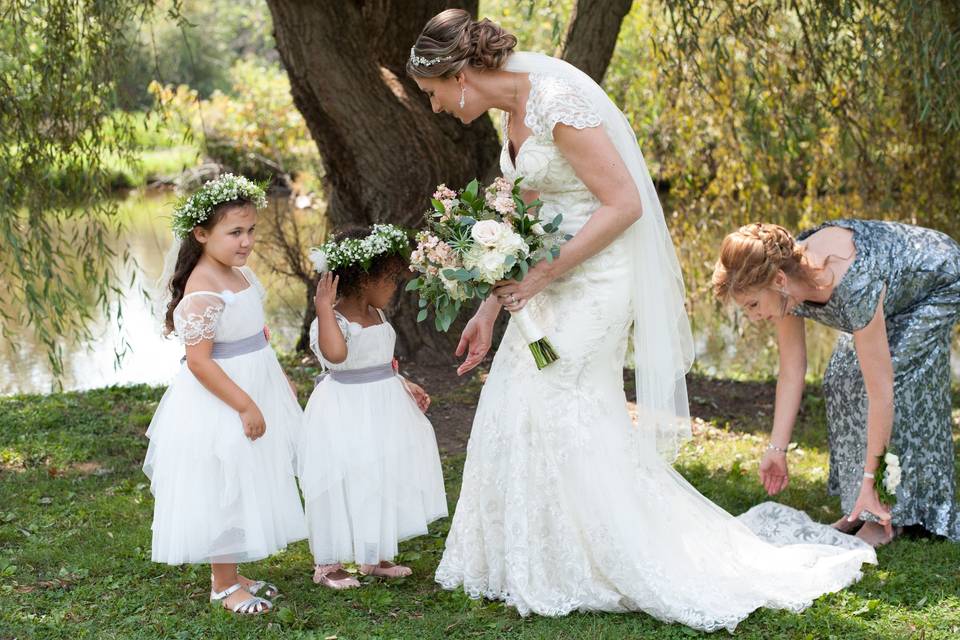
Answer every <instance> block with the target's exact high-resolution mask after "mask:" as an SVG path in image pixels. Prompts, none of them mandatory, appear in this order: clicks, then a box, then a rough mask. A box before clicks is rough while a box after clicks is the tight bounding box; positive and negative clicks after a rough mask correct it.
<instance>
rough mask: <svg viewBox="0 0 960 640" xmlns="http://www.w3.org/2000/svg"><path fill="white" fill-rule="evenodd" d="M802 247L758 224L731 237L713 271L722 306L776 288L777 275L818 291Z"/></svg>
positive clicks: (783, 232) (776, 229) (778, 231)
mask: <svg viewBox="0 0 960 640" xmlns="http://www.w3.org/2000/svg"><path fill="white" fill-rule="evenodd" d="M819 270H820V269H815V268H814V267H812V266H811V265H810V263H809V261H808V260H807V257H806V255H805V254H804V247H803V245H801V244H799V243H798V242H797V241H796V240H794V238H793V236H792V235H790V232H789V231H787V230H786V229H784V228H783V227H781V226H780V225H776V224H769V223H764V222H756V223H754V224H748V225H746V226H743V227H740V228H739V229H738V230H737V231H734V232H733V233H731V234H728V235H727V237H726V238H724V239H723V244H722V245H720V259H719V260H717V264H716V266H715V267H714V269H713V294H714V295H715V296H716V297H717V299H719V300H720V301H721V302H724V303H726V302H729V301H730V299H731V298H732V297H733V296H735V295H741V294H744V293H747V292H749V291H754V290H757V289H763V288H766V287H769V286H771V285H772V284H773V279H774V278H775V277H776V275H777V272H778V271H783V272H784V273H785V274H786V275H787V277H788V278H791V279H794V280H799V281H800V282H803V283H805V284H807V285H810V286H812V287H816V288H819V285H818V284H817V281H816V278H815V277H814V276H815V272H817V271H819Z"/></svg>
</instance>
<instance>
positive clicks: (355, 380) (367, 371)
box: [316, 362, 397, 384]
mask: <svg viewBox="0 0 960 640" xmlns="http://www.w3.org/2000/svg"><path fill="white" fill-rule="evenodd" d="M395 375H397V372H396V371H394V370H393V363H392V362H388V363H386V364H378V365H374V366H372V367H364V368H362V369H347V370H345V371H324V372H323V373H321V374H320V375H318V376H317V378H316V384H320V383H321V382H323V380H324V378H327V377H329V378H330V379H331V380H333V381H334V382H339V383H340V384H368V383H370V382H380V381H381V380H389V379H390V378H392V377H394V376H395Z"/></svg>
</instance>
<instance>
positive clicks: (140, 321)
mask: <svg viewBox="0 0 960 640" xmlns="http://www.w3.org/2000/svg"><path fill="white" fill-rule="evenodd" d="M174 199H175V196H174V195H173V194H172V193H159V194H158V193H145V192H133V193H131V194H130V195H129V196H128V197H127V198H126V199H124V200H123V202H122V203H121V204H120V209H121V215H123V216H124V217H125V219H126V220H127V231H126V237H125V238H124V239H123V240H124V241H126V242H127V243H129V245H130V251H131V254H132V256H133V258H134V260H135V262H136V266H131V267H129V268H128V269H127V271H126V273H125V278H124V283H123V285H122V287H123V291H124V297H123V300H122V302H121V304H122V309H123V322H122V324H121V325H120V326H117V324H116V322H107V321H105V320H104V319H103V318H99V319H97V320H96V321H95V323H94V325H93V326H91V327H90V329H91V333H92V334H93V336H94V339H93V340H91V341H89V342H84V343H81V344H65V345H64V353H65V358H64V375H63V376H62V378H61V380H60V383H61V384H62V388H63V389H65V390H81V389H90V388H96V387H102V386H108V385H114V384H128V383H147V384H162V383H165V382H167V381H168V380H169V379H170V378H171V376H172V375H173V374H174V373H175V372H176V371H177V369H178V368H179V366H180V357H181V356H182V355H183V348H182V347H181V346H180V345H179V344H178V343H177V342H176V341H175V340H173V339H169V338H164V337H163V336H162V335H161V332H160V321H159V320H158V319H157V318H156V317H155V314H154V311H153V303H152V302H151V301H150V300H149V299H147V297H146V296H145V295H144V291H151V290H153V287H154V283H155V281H156V279H157V278H158V277H159V275H160V272H161V270H162V267H163V257H164V254H165V253H166V251H167V248H168V247H169V243H170V239H171V236H170V232H169V227H168V219H167V217H168V216H169V212H170V210H171V209H172V203H173V201H174ZM275 205H276V206H286V204H285V203H275ZM316 215H318V216H319V215H321V214H320V213H319V212H316ZM701 240H702V238H701ZM719 241H720V238H719V237H717V238H716V242H714V243H707V245H706V246H714V247H716V246H719ZM681 255H685V252H682V253H681ZM260 262H261V264H260V265H258V258H257V256H256V255H255V256H254V258H253V259H252V260H251V263H250V264H251V266H252V267H253V269H254V270H255V271H256V272H257V275H258V276H259V277H260V278H261V279H262V280H263V281H264V284H265V285H266V286H267V289H268V290H269V291H270V296H269V298H268V300H267V308H266V313H267V321H268V323H269V325H270V328H271V331H272V334H273V337H272V342H273V345H274V347H275V348H277V349H278V350H289V349H292V348H293V347H294V345H295V343H296V340H297V337H298V332H299V326H300V319H301V317H302V313H303V301H304V299H305V294H304V289H303V285H302V284H301V283H300V282H299V281H297V280H295V279H293V278H289V277H286V276H283V275H280V274H276V273H273V272H272V271H271V270H270V269H268V268H266V266H265V265H264V264H263V260H262V258H261V259H260ZM684 271H685V273H689V271H688V270H687V265H684ZM693 284H694V283H688V285H693ZM696 284H697V285H699V286H690V287H689V288H691V289H697V290H698V291H700V293H698V294H695V295H693V296H691V299H690V308H691V324H692V326H693V331H694V338H695V345H696V351H697V361H696V364H695V370H696V371H698V372H701V373H704V374H707V375H712V376H724V377H733V378H758V377H767V376H771V375H773V374H774V373H775V372H776V358H777V353H776V348H775V342H774V340H773V336H772V333H771V331H770V328H769V327H757V326H753V325H751V324H749V323H747V322H745V321H744V320H742V319H740V318H737V317H736V316H735V315H734V314H733V313H731V312H730V311H727V310H723V309H719V308H718V307H717V306H716V305H715V304H714V303H713V302H712V300H710V299H709V295H708V294H706V290H707V289H706V287H704V286H703V284H704V283H696ZM20 336H21V339H20V340H19V344H18V345H16V347H15V346H14V345H12V344H10V343H6V342H3V343H0V394H14V393H46V392H50V391H52V390H55V389H56V388H57V380H56V379H55V377H54V375H53V373H52V371H51V368H50V366H49V363H48V361H47V357H46V354H45V352H44V350H43V347H42V345H40V344H39V343H37V342H34V341H33V340H32V339H31V335H30V333H29V332H28V331H23V332H20ZM835 339H836V333H835V332H833V331H832V330H829V329H826V328H825V327H822V326H820V325H816V324H814V323H808V361H809V363H810V369H809V372H810V375H811V376H813V377H819V375H820V374H821V373H822V371H823V368H824V366H825V365H826V361H827V359H828V358H829V355H830V351H831V349H832V346H833V343H834V341H835ZM118 350H122V351H123V353H121V354H119V357H118V353H117V351H118ZM958 364H960V359H958V358H956V357H955V358H954V369H955V371H956V370H957V369H958Z"/></svg>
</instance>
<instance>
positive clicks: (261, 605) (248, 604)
mask: <svg viewBox="0 0 960 640" xmlns="http://www.w3.org/2000/svg"><path fill="white" fill-rule="evenodd" d="M241 589H243V585H242V584H240V583H239V582H238V583H237V584H235V585H233V586H232V587H227V588H226V589H224V590H223V591H219V592H218V591H214V590H213V589H210V602H222V601H223V600H225V599H226V598H229V597H230V596H231V595H233V594H234V593H236V592H237V591H240V590H241ZM226 608H227V607H225V606H224V609H226ZM271 609H273V603H272V602H270V601H269V600H264V599H263V598H259V597H257V596H251V597H249V598H247V599H246V600H244V601H242V602H240V603H238V604H235V605H234V606H233V609H232V611H233V612H234V613H236V614H239V615H250V616H256V615H260V614H262V613H267V612H268V611H270V610H271Z"/></svg>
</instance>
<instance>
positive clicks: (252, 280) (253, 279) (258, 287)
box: [240, 266, 267, 300]
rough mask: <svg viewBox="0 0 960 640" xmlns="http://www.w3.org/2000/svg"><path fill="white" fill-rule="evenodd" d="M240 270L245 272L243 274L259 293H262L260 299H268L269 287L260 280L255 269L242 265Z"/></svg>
mask: <svg viewBox="0 0 960 640" xmlns="http://www.w3.org/2000/svg"><path fill="white" fill-rule="evenodd" d="M240 272H241V273H243V276H244V277H245V278H246V279H247V281H248V282H249V283H250V286H252V287H254V288H255V289H256V290H257V293H258V294H259V295H260V300H266V299H267V289H266V287H264V286H263V284H262V283H261V282H260V279H259V278H258V277H257V276H256V274H254V273H253V269H251V268H250V267H246V266H244V267H240Z"/></svg>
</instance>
